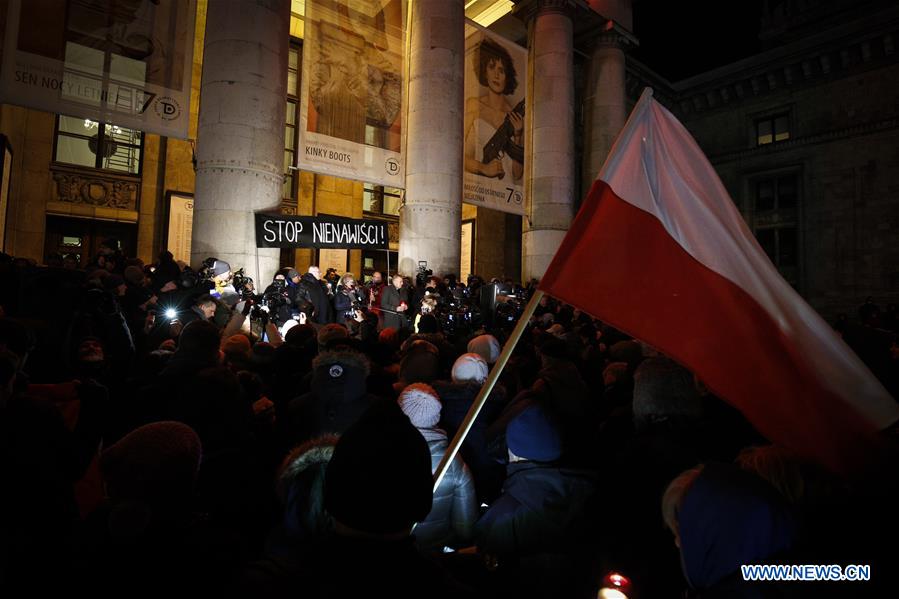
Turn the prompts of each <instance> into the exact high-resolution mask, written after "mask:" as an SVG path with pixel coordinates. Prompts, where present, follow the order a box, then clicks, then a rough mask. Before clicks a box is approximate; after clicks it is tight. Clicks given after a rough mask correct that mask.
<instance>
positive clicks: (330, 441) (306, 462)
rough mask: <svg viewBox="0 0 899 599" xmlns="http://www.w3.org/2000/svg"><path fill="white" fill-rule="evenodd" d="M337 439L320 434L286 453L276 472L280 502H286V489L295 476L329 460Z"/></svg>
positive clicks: (337, 437) (336, 436) (297, 476)
mask: <svg viewBox="0 0 899 599" xmlns="http://www.w3.org/2000/svg"><path fill="white" fill-rule="evenodd" d="M338 439H340V437H339V436H338V435H322V436H321V437H316V438H315V439H310V440H309V441H306V442H305V443H303V444H301V445H297V446H296V447H294V448H293V449H292V450H291V452H290V453H289V454H287V457H285V458H284V461H283V462H282V463H281V468H280V470H279V472H278V488H277V490H278V498H279V499H280V500H281V503H282V504H285V503H286V502H287V490H288V488H289V487H290V486H291V485H292V484H293V483H294V482H296V480H297V478H299V477H300V476H301V475H302V474H303V473H304V472H306V471H307V470H309V469H310V468H311V467H313V466H325V465H327V463H328V462H330V461H331V456H332V455H334V446H335V445H337V441H338Z"/></svg>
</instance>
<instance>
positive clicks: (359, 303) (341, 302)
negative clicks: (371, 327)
mask: <svg viewBox="0 0 899 599" xmlns="http://www.w3.org/2000/svg"><path fill="white" fill-rule="evenodd" d="M364 306H365V292H364V291H363V290H362V289H360V288H359V286H358V285H356V278H355V277H354V276H353V273H349V272H348V273H346V274H345V275H343V277H341V279H340V283H339V284H338V285H337V293H335V294H334V311H335V313H336V314H337V322H340V323H342V322H343V321H344V320H355V319H356V313H357V312H360V311H362V309H363V308H364Z"/></svg>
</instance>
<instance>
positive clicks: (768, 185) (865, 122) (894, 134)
mask: <svg viewBox="0 0 899 599" xmlns="http://www.w3.org/2000/svg"><path fill="white" fill-rule="evenodd" d="M897 36H899V7H897V6H896V5H895V3H890V2H878V1H874V2H845V1H841V0H830V1H820V2H767V3H765V4H764V7H763V14H762V22H761V27H760V39H761V40H762V43H763V45H764V49H763V50H762V52H760V53H759V54H757V55H755V56H751V57H749V58H747V59H745V60H741V61H739V62H736V63H733V64H730V65H727V66H724V67H721V68H718V69H715V70H712V71H710V72H707V73H702V74H700V75H697V76H694V77H691V78H689V79H686V80H683V81H678V82H674V83H670V82H668V81H665V80H664V79H663V78H661V77H660V76H659V75H657V74H655V73H654V72H653V71H652V70H651V69H650V68H648V67H647V66H645V65H642V64H639V63H637V62H636V61H633V60H632V61H629V63H628V75H627V78H628V83H627V85H628V95H629V97H630V98H631V101H632V102H633V101H635V100H636V98H637V97H638V96H639V92H640V90H642V89H643V87H644V86H646V85H649V86H652V87H653V88H654V89H655V90H656V94H655V95H656V98H657V99H659V100H661V101H662V102H663V103H665V104H667V106H668V107H669V108H670V109H671V110H672V111H673V112H674V113H675V114H676V115H677V116H678V118H679V119H680V120H681V121H682V122H683V123H684V125H685V126H686V127H687V128H688V129H689V130H690V132H691V133H692V134H693V136H694V137H695V138H696V140H697V142H699V145H700V146H701V147H702V149H703V151H704V152H705V154H706V155H707V156H708V157H709V160H710V161H711V162H712V164H713V165H714V167H715V169H716V170H717V172H718V174H719V176H720V177H721V179H722V181H723V183H724V185H725V186H726V187H727V189H728V191H729V192H730V195H731V197H732V198H733V200H734V202H736V204H737V206H738V207H739V209H740V211H741V212H742V214H743V215H744V217H745V219H746V222H747V224H748V225H749V227H750V228H751V229H752V231H753V233H755V235H756V239H757V240H758V241H759V243H760V244H761V246H762V247H763V248H764V249H765V251H766V252H767V254H768V256H769V257H770V258H771V260H772V262H773V263H774V264H775V265H776V266H777V267H778V269H779V270H780V272H781V274H782V275H783V276H784V278H786V280H787V281H789V282H790V283H791V284H792V285H793V286H794V287H795V288H796V289H797V290H798V291H799V292H800V294H802V295H803V297H805V298H806V299H807V300H808V301H809V303H810V304H811V305H812V306H813V307H815V308H816V309H817V310H818V311H819V312H820V313H821V314H822V315H824V316H825V317H826V318H829V319H833V318H834V317H836V315H838V314H839V313H847V314H851V315H853V316H854V313H855V309H856V308H857V307H858V306H859V305H861V304H862V303H863V302H865V300H866V299H867V298H869V297H871V298H873V300H874V301H875V302H876V303H878V304H880V305H881V306H883V305H884V304H888V303H895V302H896V301H897V300H899V230H897V227H899V168H897V167H899V85H897V82H899V55H897V52H896V49H895V44H896V40H897Z"/></svg>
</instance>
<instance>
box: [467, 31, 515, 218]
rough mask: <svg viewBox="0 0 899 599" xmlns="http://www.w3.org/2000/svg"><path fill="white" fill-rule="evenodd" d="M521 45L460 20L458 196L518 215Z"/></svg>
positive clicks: (480, 204) (471, 202)
mask: <svg viewBox="0 0 899 599" xmlns="http://www.w3.org/2000/svg"><path fill="white" fill-rule="evenodd" d="M527 58H528V53H527V50H526V49H524V48H522V47H521V46H519V45H517V44H513V43H512V42H510V41H509V40H507V39H505V38H502V37H499V36H497V35H494V34H492V33H490V32H489V31H487V30H486V29H482V28H481V27H479V26H477V25H475V24H474V23H472V22H467V23H466V24H465V125H464V127H465V128H464V135H465V138H464V150H463V151H464V167H465V176H464V179H463V186H464V187H463V189H464V192H463V196H462V200H463V201H464V202H467V203H469V204H474V205H477V206H484V207H486V208H493V209H494V210H501V211H503V212H511V213H513V214H524V212H525V204H524V114H525V105H524V98H525V95H526V89H525V86H526V82H527Z"/></svg>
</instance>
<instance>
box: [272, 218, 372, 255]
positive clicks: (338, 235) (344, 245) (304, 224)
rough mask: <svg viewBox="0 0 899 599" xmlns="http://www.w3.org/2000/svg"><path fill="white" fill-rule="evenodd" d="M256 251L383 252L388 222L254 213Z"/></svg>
mask: <svg viewBox="0 0 899 599" xmlns="http://www.w3.org/2000/svg"><path fill="white" fill-rule="evenodd" d="M256 247H260V248H338V249H346V250H386V249H387V221H383V220H376V219H370V220H369V219H358V218H344V217H342V216H331V215H328V214H319V215H317V216H288V215H286V214H263V213H258V212H257V213H256Z"/></svg>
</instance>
